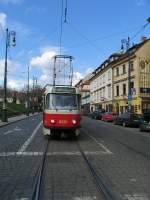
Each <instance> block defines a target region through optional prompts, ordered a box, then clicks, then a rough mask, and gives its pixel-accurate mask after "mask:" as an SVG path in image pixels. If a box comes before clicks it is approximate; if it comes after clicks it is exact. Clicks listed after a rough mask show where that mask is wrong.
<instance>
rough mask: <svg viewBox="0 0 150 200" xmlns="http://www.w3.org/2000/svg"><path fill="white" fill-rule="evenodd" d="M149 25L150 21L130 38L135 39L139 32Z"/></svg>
mask: <svg viewBox="0 0 150 200" xmlns="http://www.w3.org/2000/svg"><path fill="white" fill-rule="evenodd" d="M148 25H149V22H147V23H146V24H144V25H143V26H142V27H141V28H140V29H139V30H138V31H137V32H136V33H135V34H134V35H133V36H132V37H131V38H130V40H133V39H134V38H136V37H137V36H138V34H139V33H141V32H142V31H143V30H144V29H145V28H146V27H147V26H148Z"/></svg>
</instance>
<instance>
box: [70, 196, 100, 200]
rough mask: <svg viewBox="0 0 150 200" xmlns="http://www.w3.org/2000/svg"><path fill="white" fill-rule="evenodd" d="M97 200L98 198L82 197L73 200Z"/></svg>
mask: <svg viewBox="0 0 150 200" xmlns="http://www.w3.org/2000/svg"><path fill="white" fill-rule="evenodd" d="M92 199H93V200H96V199H97V197H96V196H84V197H83V196H82V197H74V198H73V200H92Z"/></svg>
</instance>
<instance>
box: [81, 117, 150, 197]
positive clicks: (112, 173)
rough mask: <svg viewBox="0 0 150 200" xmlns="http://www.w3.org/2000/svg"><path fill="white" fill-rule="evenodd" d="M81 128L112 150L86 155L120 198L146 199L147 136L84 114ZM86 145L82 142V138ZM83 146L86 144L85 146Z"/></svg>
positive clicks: (149, 168) (149, 155)
mask: <svg viewBox="0 0 150 200" xmlns="http://www.w3.org/2000/svg"><path fill="white" fill-rule="evenodd" d="M82 126H83V130H84V132H86V133H87V135H88V137H89V140H90V139H93V140H94V141H95V142H96V143H97V145H98V143H100V144H103V145H104V146H105V147H107V148H108V149H109V151H110V152H112V154H110V155H109V156H107V157H106V156H105V155H101V156H99V155H95V156H94V155H89V159H90V160H91V161H92V163H93V165H94V166H95V168H96V169H97V171H99V173H100V174H101V175H103V176H104V177H105V178H106V179H107V180H108V181H109V183H111V186H112V187H113V190H115V191H117V192H119V193H120V194H121V196H122V197H123V199H133V200H134V199H135V200H137V199H138V200H148V199H150V189H149V185H150V173H149V171H150V138H149V137H147V135H146V134H149V133H145V134H143V135H142V134H139V132H138V129H134V132H133V129H132V128H122V127H119V126H114V125H112V124H110V123H104V122H101V121H97V120H91V119H89V118H86V117H85V118H84V120H83V121H82ZM83 145H84V146H86V143H85V142H83ZM86 147H87V146H86Z"/></svg>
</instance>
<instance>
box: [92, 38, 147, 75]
mask: <svg viewBox="0 0 150 200" xmlns="http://www.w3.org/2000/svg"><path fill="white" fill-rule="evenodd" d="M147 41H150V38H148V39H145V40H144V41H142V42H140V43H138V44H135V45H134V46H132V47H131V48H129V49H128V50H127V51H126V52H124V53H122V52H119V53H113V54H111V55H110V56H109V57H108V58H107V59H106V60H105V61H104V62H103V63H102V64H101V65H99V66H98V67H97V68H96V69H95V70H94V71H93V72H92V74H93V76H91V78H90V79H92V78H93V77H95V75H96V74H98V73H99V72H102V71H103V70H105V69H106V68H107V67H110V66H111V65H112V64H115V63H117V62H119V61H121V60H123V59H125V58H126V57H128V56H129V54H130V55H133V54H134V53H135V52H136V51H137V50H138V49H140V48H141V47H142V46H143V45H144V44H145V43H146V42H147Z"/></svg>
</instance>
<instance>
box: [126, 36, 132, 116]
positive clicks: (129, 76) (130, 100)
mask: <svg viewBox="0 0 150 200" xmlns="http://www.w3.org/2000/svg"><path fill="white" fill-rule="evenodd" d="M129 48H130V38H129V37H128V40H127V49H128V112H129V113H131V106H132V104H131V102H132V93H131V61H130V50H129Z"/></svg>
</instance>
